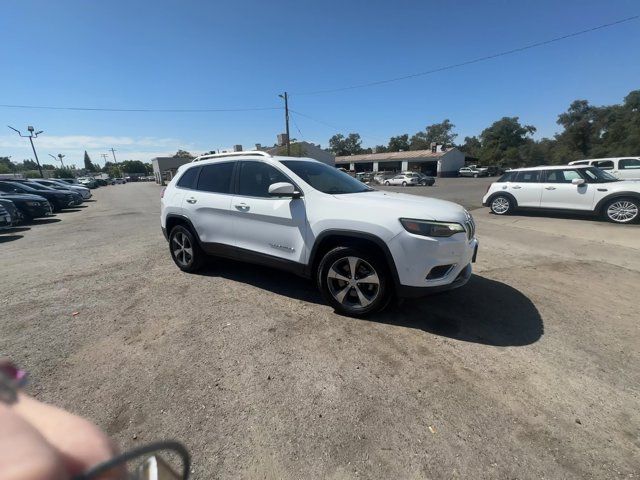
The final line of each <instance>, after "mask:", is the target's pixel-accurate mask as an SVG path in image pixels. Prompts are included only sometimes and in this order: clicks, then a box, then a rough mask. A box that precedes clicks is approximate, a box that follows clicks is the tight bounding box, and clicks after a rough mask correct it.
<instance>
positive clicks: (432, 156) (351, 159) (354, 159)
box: [336, 148, 455, 163]
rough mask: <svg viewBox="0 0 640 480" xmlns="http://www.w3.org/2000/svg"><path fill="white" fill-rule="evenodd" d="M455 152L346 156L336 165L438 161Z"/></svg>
mask: <svg viewBox="0 0 640 480" xmlns="http://www.w3.org/2000/svg"><path fill="white" fill-rule="evenodd" d="M452 150H455V148H448V149H447V150H445V151H444V152H442V151H438V152H432V151H431V150H409V151H408V152H384V153H365V154H362V155H345V156H341V157H336V163H362V162H380V161H382V162H384V161H387V162H391V161H394V160H398V161H401V160H423V159H427V160H438V159H439V158H442V157H444V156H445V155H446V154H447V153H449V152H451V151H452Z"/></svg>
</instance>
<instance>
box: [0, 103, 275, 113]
mask: <svg viewBox="0 0 640 480" xmlns="http://www.w3.org/2000/svg"><path fill="white" fill-rule="evenodd" d="M0 107H3V108H25V109H26V108H30V109H39V110H75V111H83V112H142V113H156V112H159V113H206V112H255V111H259V110H282V107H247V108H101V107H52V106H45V105H7V104H0Z"/></svg>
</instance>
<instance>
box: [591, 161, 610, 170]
mask: <svg viewBox="0 0 640 480" xmlns="http://www.w3.org/2000/svg"><path fill="white" fill-rule="evenodd" d="M593 166H594V167H598V168H601V169H602V170H613V161H611V160H600V161H598V162H593Z"/></svg>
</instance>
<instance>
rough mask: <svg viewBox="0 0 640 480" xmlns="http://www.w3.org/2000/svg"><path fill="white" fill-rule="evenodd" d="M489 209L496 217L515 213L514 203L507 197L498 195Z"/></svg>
mask: <svg viewBox="0 0 640 480" xmlns="http://www.w3.org/2000/svg"><path fill="white" fill-rule="evenodd" d="M489 208H490V209H491V211H492V212H493V213H495V214H496V215H508V214H510V213H511V212H512V211H513V202H512V201H511V199H510V198H509V197H507V196H506V195H498V196H497V197H494V198H493V200H491V203H490V204H489Z"/></svg>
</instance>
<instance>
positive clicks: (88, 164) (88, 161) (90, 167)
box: [84, 150, 99, 172]
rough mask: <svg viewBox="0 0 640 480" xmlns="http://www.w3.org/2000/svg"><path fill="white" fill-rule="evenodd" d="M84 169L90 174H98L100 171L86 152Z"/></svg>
mask: <svg viewBox="0 0 640 480" xmlns="http://www.w3.org/2000/svg"><path fill="white" fill-rule="evenodd" d="M84 168H85V170H87V171H88V172H96V171H98V170H99V169H98V168H96V166H95V165H94V164H93V162H92V161H91V158H90V157H89V154H88V153H87V151H86V150H85V151H84Z"/></svg>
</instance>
